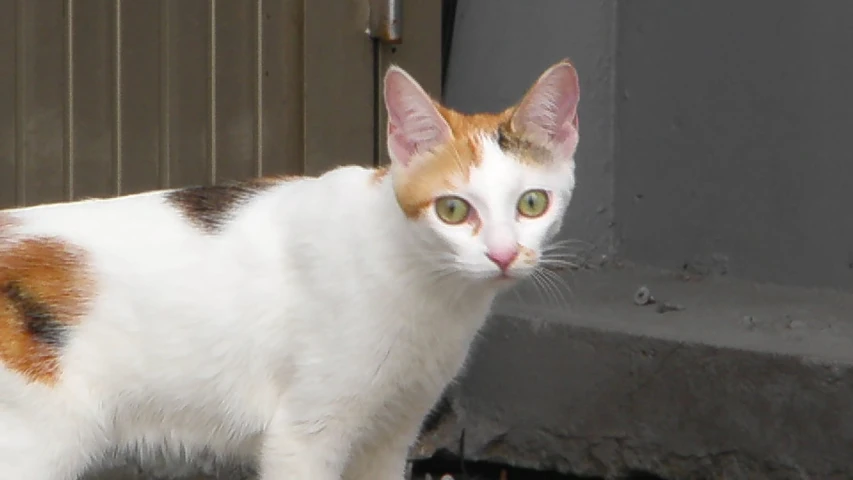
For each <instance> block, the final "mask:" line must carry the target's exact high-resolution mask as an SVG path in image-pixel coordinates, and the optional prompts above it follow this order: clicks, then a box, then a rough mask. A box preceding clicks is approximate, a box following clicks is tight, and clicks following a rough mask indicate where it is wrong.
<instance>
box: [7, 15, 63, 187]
mask: <svg viewBox="0 0 853 480" xmlns="http://www.w3.org/2000/svg"><path fill="white" fill-rule="evenodd" d="M18 8H19V11H18V15H19V16H18V28H20V30H19V31H18V41H19V42H23V44H19V48H18V54H19V55H22V58H18V62H17V66H16V68H17V70H18V81H19V82H20V83H19V84H18V88H17V90H18V91H17V93H16V95H17V96H18V107H19V108H20V110H19V111H18V112H17V115H18V128H21V129H22V131H19V132H18V141H19V142H23V143H22V144H21V145H19V146H18V150H19V152H18V155H20V157H19V161H22V162H23V171H22V172H19V177H18V182H19V185H18V188H19V191H18V192H19V194H18V201H19V202H22V203H25V204H33V203H42V202H51V201H61V200H63V199H65V198H66V192H67V188H68V185H67V182H66V180H67V178H66V175H67V173H68V172H67V168H66V165H65V157H64V148H63V147H64V144H65V119H66V113H65V112H66V110H65V109H66V108H67V105H66V102H65V100H66V95H65V93H66V81H67V78H66V72H65V68H64V67H65V56H66V55H67V51H66V46H67V42H66V36H65V35H66V33H65V32H66V28H65V12H64V9H65V5H64V4H63V2H60V1H51V2H32V1H25V0H20V1H19V3H18ZM21 176H22V177H23V178H21ZM20 189H22V190H20Z"/></svg>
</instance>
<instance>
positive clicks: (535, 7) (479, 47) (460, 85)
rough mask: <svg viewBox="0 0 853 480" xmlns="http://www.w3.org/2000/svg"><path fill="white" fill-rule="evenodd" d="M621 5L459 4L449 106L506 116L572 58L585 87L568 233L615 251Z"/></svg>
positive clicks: (551, 0)
mask: <svg viewBox="0 0 853 480" xmlns="http://www.w3.org/2000/svg"><path fill="white" fill-rule="evenodd" d="M614 20H615V1H613V0H604V1H601V0H599V1H589V0H570V1H567V0H537V1H536V2H521V1H518V0H464V1H460V2H458V7H457V12H456V24H455V28H454V36H453V46H452V49H451V53H450V59H449V62H448V67H447V69H448V70H447V79H446V84H445V90H444V92H445V101H446V102H447V104H448V105H450V106H451V107H453V108H456V109H458V110H461V111H464V112H473V111H500V110H503V109H504V108H506V107H508V106H509V105H511V104H513V103H515V102H517V101H518V100H520V99H521V96H522V95H523V94H524V92H525V91H526V90H527V88H529V87H530V85H531V84H532V83H533V81H535V80H536V78H537V77H538V76H539V75H540V74H541V73H542V72H543V71H544V70H545V69H546V68H547V67H548V66H550V65H551V64H552V63H555V62H557V61H558V60H560V59H562V58H565V57H568V58H570V59H571V60H572V61H573V62H574V63H575V65H576V67H577V69H578V72H579V74H580V82H581V104H580V107H579V108H580V112H579V115H580V118H581V141H580V146H579V149H578V153H577V156H576V160H577V175H578V187H577V190H576V193H575V198H574V200H573V205H572V208H571V211H570V213H569V218H568V219H567V223H566V227H565V228H564V230H563V235H564V236H565V237H566V238H573V239H578V240H583V241H584V242H588V243H590V244H592V245H593V246H595V247H598V248H599V249H600V250H608V249H609V248H610V247H611V243H612V242H611V241H612V236H611V222H612V219H613V213H612V208H611V207H612V205H613V162H612V161H613V128H614V117H613V108H614V95H613V88H614V78H613V47H614V44H613V42H614V35H615V21H614Z"/></svg>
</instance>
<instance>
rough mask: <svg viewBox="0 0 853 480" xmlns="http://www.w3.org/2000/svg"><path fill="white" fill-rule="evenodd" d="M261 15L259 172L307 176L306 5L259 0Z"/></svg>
mask: <svg viewBox="0 0 853 480" xmlns="http://www.w3.org/2000/svg"><path fill="white" fill-rule="evenodd" d="M259 13H260V17H261V29H260V36H261V51H260V52H259V53H260V58H261V62H260V63H259V67H260V68H259V69H258V73H257V79H256V81H257V80H260V82H259V85H260V88H259V89H258V93H259V94H260V95H259V97H258V98H257V100H258V104H259V105H260V106H259V115H258V118H257V123H258V124H259V129H258V131H259V133H260V135H261V137H260V138H259V139H258V140H260V141H259V142H258V147H259V148H258V150H259V165H258V166H259V167H260V172H259V173H262V174H283V173H303V159H304V156H305V150H304V143H303V139H304V134H305V123H304V120H305V117H304V108H303V107H304V104H303V101H302V91H303V86H304V84H305V70H304V63H303V58H304V57H303V52H304V24H303V18H304V10H303V0H261V8H260V12H259Z"/></svg>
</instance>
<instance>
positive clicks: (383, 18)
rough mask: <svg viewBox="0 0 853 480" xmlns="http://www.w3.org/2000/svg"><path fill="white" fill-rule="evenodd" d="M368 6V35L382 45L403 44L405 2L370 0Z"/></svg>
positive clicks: (397, 0) (400, 0)
mask: <svg viewBox="0 0 853 480" xmlns="http://www.w3.org/2000/svg"><path fill="white" fill-rule="evenodd" d="M420 1H424V0H420ZM426 1H435V0H426ZM368 6H369V8H370V17H369V20H368V24H367V34H368V35H370V36H371V37H372V38H375V39H376V40H379V41H380V42H382V43H391V44H397V43H402V42H403V0H368Z"/></svg>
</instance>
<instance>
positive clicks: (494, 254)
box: [486, 247, 518, 271]
mask: <svg viewBox="0 0 853 480" xmlns="http://www.w3.org/2000/svg"><path fill="white" fill-rule="evenodd" d="M486 256H487V257H489V260H491V261H493V262H495V265H497V266H498V267H500V269H501V270H502V271H506V269H507V268H509V266H510V265H512V262H513V261H514V260H515V257H517V256H518V248H516V247H512V248H504V249H496V250H489V251H488V252H486Z"/></svg>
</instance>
